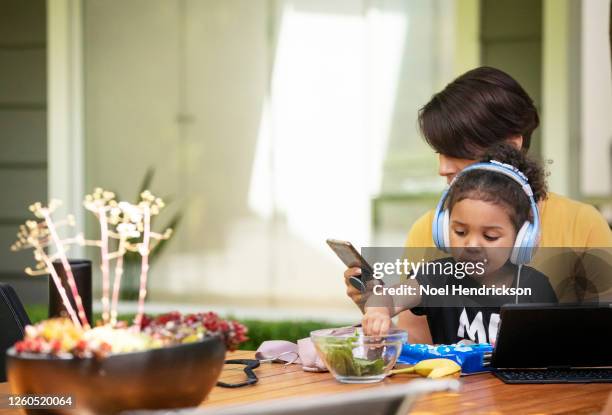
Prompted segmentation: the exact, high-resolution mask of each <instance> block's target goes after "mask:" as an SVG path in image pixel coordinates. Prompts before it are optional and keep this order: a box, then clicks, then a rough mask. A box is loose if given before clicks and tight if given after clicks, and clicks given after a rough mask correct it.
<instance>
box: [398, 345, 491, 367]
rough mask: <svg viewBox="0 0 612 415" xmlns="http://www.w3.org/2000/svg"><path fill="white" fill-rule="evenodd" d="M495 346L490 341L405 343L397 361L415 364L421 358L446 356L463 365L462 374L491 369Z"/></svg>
mask: <svg viewBox="0 0 612 415" xmlns="http://www.w3.org/2000/svg"><path fill="white" fill-rule="evenodd" d="M492 353H493V346H492V345H490V344H489V343H480V344H470V345H464V344H442V345H437V346H432V345H429V344H404V345H403V346H402V352H401V354H400V357H399V359H397V363H404V364H409V365H415V364H417V363H418V362H420V361H421V360H425V359H437V358H445V359H451V360H454V361H455V362H457V363H458V364H459V365H460V366H461V374H463V375H469V374H473V373H480V372H489V371H491V354H492Z"/></svg>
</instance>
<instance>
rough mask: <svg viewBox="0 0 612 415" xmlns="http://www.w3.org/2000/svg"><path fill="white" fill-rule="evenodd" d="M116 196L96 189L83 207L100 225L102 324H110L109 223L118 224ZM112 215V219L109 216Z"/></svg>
mask: <svg viewBox="0 0 612 415" xmlns="http://www.w3.org/2000/svg"><path fill="white" fill-rule="evenodd" d="M114 199H115V194H114V193H113V192H109V191H105V190H104V189H101V188H99V187H98V188H96V189H94V192H93V193H92V194H90V195H86V196H85V201H84V202H83V205H84V206H85V209H87V210H89V211H90V212H93V214H94V215H96V217H97V218H98V222H99V223H100V240H99V241H95V242H96V244H95V245H97V246H98V247H99V248H100V270H101V271H102V322H103V324H108V322H109V320H110V302H109V297H110V295H109V292H110V254H109V238H110V236H111V235H110V233H109V229H108V225H109V222H110V223H115V224H116V223H117V221H118V213H117V212H116V210H117V202H115V200H114ZM109 213H111V217H110V218H109V217H108V215H109Z"/></svg>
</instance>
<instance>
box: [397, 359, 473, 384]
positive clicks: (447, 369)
mask: <svg viewBox="0 0 612 415" xmlns="http://www.w3.org/2000/svg"><path fill="white" fill-rule="evenodd" d="M390 373H391V374H392V375H400V374H406V373H417V374H419V375H421V376H424V377H428V378H430V379H438V378H442V377H444V376H449V375H460V374H461V366H459V365H458V364H457V363H456V362H455V361H453V360H450V359H425V360H421V361H420V362H419V363H417V364H416V365H414V366H412V367H407V368H403V369H395V370H392V371H391V372H390Z"/></svg>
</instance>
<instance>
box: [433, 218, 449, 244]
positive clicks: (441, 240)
mask: <svg viewBox="0 0 612 415" xmlns="http://www.w3.org/2000/svg"><path fill="white" fill-rule="evenodd" d="M447 222H448V211H447V210H446V209H445V210H443V211H441V212H438V213H437V215H436V216H435V217H434V220H433V227H432V233H433V240H434V244H435V245H436V248H438V249H439V250H441V251H444V252H448V250H447V247H448V242H447V241H448V238H447V236H446V235H447V230H446V228H448V226H447V225H445V224H446V223H447Z"/></svg>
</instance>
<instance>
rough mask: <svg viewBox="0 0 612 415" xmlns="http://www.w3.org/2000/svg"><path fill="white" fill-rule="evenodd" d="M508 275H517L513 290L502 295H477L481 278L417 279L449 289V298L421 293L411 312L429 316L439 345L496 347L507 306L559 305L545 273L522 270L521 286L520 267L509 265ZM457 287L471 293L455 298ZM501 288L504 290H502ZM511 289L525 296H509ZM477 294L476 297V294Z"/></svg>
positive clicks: (428, 322)
mask: <svg viewBox="0 0 612 415" xmlns="http://www.w3.org/2000/svg"><path fill="white" fill-rule="evenodd" d="M454 261H455V260H454V258H444V259H441V260H438V261H436V262H442V263H443V264H446V263H448V262H454ZM504 268H505V271H508V272H514V280H513V283H512V287H505V288H506V290H501V289H499V292H500V295H481V294H478V293H474V292H475V290H470V289H478V288H481V290H482V287H483V286H482V284H480V283H479V282H478V280H477V278H478V277H477V276H471V277H470V276H467V277H465V278H462V279H457V278H454V277H453V276H447V275H435V274H427V275H425V274H420V275H417V276H416V279H417V281H418V282H419V284H420V285H421V286H422V287H423V286H427V287H430V288H432V287H433V288H436V289H440V288H442V289H446V290H447V292H448V294H447V295H440V294H437V295H433V294H431V291H430V294H427V293H425V292H423V291H422V292H421V302H420V304H419V305H418V306H417V307H414V308H412V309H411V311H412V312H413V313H414V314H416V315H426V316H427V324H428V325H429V330H430V332H431V336H432V340H433V342H434V343H435V344H454V343H457V342H458V341H460V340H464V339H467V340H471V341H473V342H476V343H494V342H495V339H496V338H497V330H498V327H499V322H500V318H499V311H500V308H501V306H502V305H504V304H514V303H515V302H519V303H556V302H557V296H556V294H555V291H554V290H553V288H552V286H551V285H550V282H549V280H548V277H546V275H544V274H542V273H541V272H539V271H537V270H535V269H533V268H531V267H528V266H522V267H521V272H520V279H519V285H518V287H517V286H516V284H517V275H518V270H519V267H518V266H516V265H514V264H511V263H509V262H508V263H507V264H506V265H505V266H504ZM453 287H460V288H462V289H468V290H465V291H463V290H462V292H468V293H470V294H467V295H459V294H454V293H457V292H459V291H454V290H453ZM498 288H502V287H501V286H500V287H498ZM508 288H521V289H522V290H521V291H522V295H519V296H518V297H517V296H516V295H515V294H514V295H510V294H508V293H509V292H511V290H509V289H508ZM472 293H473V294H472Z"/></svg>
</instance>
